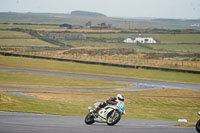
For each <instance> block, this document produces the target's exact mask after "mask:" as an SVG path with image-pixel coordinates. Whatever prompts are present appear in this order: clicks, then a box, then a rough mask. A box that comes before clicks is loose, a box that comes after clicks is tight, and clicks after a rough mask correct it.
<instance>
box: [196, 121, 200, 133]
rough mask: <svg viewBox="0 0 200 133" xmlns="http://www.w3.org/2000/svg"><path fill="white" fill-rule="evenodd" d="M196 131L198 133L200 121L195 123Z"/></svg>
mask: <svg viewBox="0 0 200 133" xmlns="http://www.w3.org/2000/svg"><path fill="white" fill-rule="evenodd" d="M196 130H197V132H198V133H200V120H198V121H197V124H196Z"/></svg>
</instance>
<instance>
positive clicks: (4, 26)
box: [0, 24, 60, 30]
mask: <svg viewBox="0 0 200 133" xmlns="http://www.w3.org/2000/svg"><path fill="white" fill-rule="evenodd" d="M12 28H20V29H32V30H48V29H50V30H52V29H60V27H59V26H54V25H25V24H23V25H17V24H0V29H12Z"/></svg>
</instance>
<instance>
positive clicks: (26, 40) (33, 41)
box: [0, 30, 58, 50]
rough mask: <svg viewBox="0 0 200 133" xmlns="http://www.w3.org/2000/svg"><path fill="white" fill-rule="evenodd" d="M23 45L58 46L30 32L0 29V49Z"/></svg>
mask: <svg viewBox="0 0 200 133" xmlns="http://www.w3.org/2000/svg"><path fill="white" fill-rule="evenodd" d="M20 47H22V49H23V48H24V47H58V46H56V45H53V44H50V43H48V42H45V41H42V40H39V39H37V38H34V37H33V36H31V35H29V34H28V33H23V32H16V31H8V30H0V50H1V49H2V48H12V49H16V48H17V49H19V48H20Z"/></svg>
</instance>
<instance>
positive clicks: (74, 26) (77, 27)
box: [60, 24, 83, 29]
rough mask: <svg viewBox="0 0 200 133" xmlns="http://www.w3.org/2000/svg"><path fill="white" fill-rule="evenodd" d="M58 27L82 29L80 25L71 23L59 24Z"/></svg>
mask: <svg viewBox="0 0 200 133" xmlns="http://www.w3.org/2000/svg"><path fill="white" fill-rule="evenodd" d="M60 27H64V28H68V29H83V26H81V25H71V24H61V25H60Z"/></svg>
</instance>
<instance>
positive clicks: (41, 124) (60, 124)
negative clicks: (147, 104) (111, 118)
mask: <svg viewBox="0 0 200 133" xmlns="http://www.w3.org/2000/svg"><path fill="white" fill-rule="evenodd" d="M175 124H177V122H174V121H158V120H132V119H121V121H120V122H119V123H117V124H116V125H114V126H107V125H106V124H105V123H94V124H93V125H86V124H85V123H84V118H83V117H70V116H56V115H42V114H28V113H14V112H13V113H12V112H2V113H0V133H196V130H195V128H177V127H173V125H175Z"/></svg>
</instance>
